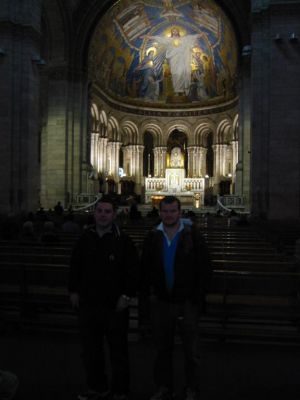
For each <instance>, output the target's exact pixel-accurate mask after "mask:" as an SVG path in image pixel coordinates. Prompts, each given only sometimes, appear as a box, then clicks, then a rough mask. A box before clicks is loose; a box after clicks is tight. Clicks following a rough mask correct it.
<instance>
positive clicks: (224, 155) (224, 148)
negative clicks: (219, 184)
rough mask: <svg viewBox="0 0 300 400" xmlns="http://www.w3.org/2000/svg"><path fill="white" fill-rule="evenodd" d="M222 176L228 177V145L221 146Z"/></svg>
mask: <svg viewBox="0 0 300 400" xmlns="http://www.w3.org/2000/svg"><path fill="white" fill-rule="evenodd" d="M219 146H220V175H221V176H226V174H227V169H226V161H227V144H220V145H219Z"/></svg>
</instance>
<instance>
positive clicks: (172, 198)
mask: <svg viewBox="0 0 300 400" xmlns="http://www.w3.org/2000/svg"><path fill="white" fill-rule="evenodd" d="M172 203H177V205H178V210H180V209H181V202H180V200H179V199H178V198H177V197H175V196H165V197H164V198H163V199H162V200H161V201H160V203H159V210H161V208H162V205H163V204H172Z"/></svg>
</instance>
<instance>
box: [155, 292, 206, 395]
mask: <svg viewBox="0 0 300 400" xmlns="http://www.w3.org/2000/svg"><path fill="white" fill-rule="evenodd" d="M150 307H151V325H152V333H153V338H154V344H155V347H156V352H157V354H156V359H155V362H154V381H155V384H156V385H157V387H161V386H165V387H167V388H169V389H170V390H173V350H174V337H175V333H176V328H178V331H179V333H180V336H181V340H182V346H183V351H184V362H185V379H186V385H187V387H190V388H191V389H194V390H197V386H198V379H197V365H198V363H197V360H196V340H197V316H198V312H197V307H196V306H195V305H194V304H192V303H190V302H185V303H184V304H177V303H171V302H164V301H160V300H157V299H152V300H151V303H150Z"/></svg>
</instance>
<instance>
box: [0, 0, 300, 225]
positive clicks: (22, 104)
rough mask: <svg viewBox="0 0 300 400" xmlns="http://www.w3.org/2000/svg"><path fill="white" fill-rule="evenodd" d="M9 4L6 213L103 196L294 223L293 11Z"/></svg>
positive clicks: (299, 199)
mask: <svg viewBox="0 0 300 400" xmlns="http://www.w3.org/2000/svg"><path fill="white" fill-rule="evenodd" d="M15 3H16V4H15ZM15 3H14V2H12V6H8V5H5V6H4V5H2V7H1V29H2V32H3V34H2V38H1V42H0V49H1V53H0V69H1V77H2V79H1V99H2V102H1V104H2V107H1V114H0V118H1V131H2V145H1V160H2V163H1V166H0V176H1V182H2V187H3V190H2V191H1V194H0V210H1V212H2V213H20V212H24V211H25V212H28V211H32V210H37V209H38V208H39V207H41V206H42V207H44V208H45V209H49V208H51V207H53V206H54V204H56V203H57V201H60V202H61V203H62V204H63V206H64V207H65V208H66V209H67V208H68V207H69V206H70V205H72V206H74V207H75V206H77V207H78V206H83V205H85V204H88V203H91V202H92V201H93V199H95V198H96V197H97V196H98V194H99V192H110V193H114V194H116V195H119V196H120V197H121V198H124V196H125V198H126V196H127V197H128V196H130V195H134V196H136V197H137V198H138V201H139V202H140V204H151V202H153V201H154V200H153V199H155V198H161V197H162V196H164V195H166V194H175V195H177V196H179V197H180V198H181V200H182V201H183V203H185V204H187V205H189V206H191V207H198V208H201V207H204V206H207V205H216V204H217V201H218V200H219V199H221V201H222V204H223V205H224V206H225V207H229V208H231V209H232V208H234V209H236V210H238V211H243V212H247V213H250V214H251V215H253V216H254V217H257V218H265V219H270V220H273V219H283V220H290V219H295V218H296V219H299V215H300V193H299V190H300V185H299V181H300V178H299V171H300V168H299V162H300V161H299V160H300V158H299V148H300V146H299V118H298V117H297V115H298V105H297V96H298V95H299V76H298V73H297V67H298V66H299V40H298V36H299V18H298V16H299V9H298V8H299V4H298V1H288V2H286V1H278V0H277V1H272V0H260V1H259V0H252V1H250V0H243V1H239V2H235V1H232V0H219V1H213V0H203V1H196V0H195V1H192V0H191V1H175V0H174V1H162V2H160V1H155V0H151V1H150V0H148V1H142V2H141V1H126V0H124V1H119V2H113V1H102V2H101V4H100V3H99V2H96V1H92V0H90V1H85V2H83V1H79V0H77V1H76V0H72V1H71V0H68V1H65V2H60V1H58V0H57V1H47V0H45V1H31V2H30V6H28V7H27V6H26V5H25V4H24V5H21V4H19V2H18V1H16V2H15ZM26 4H27V3H26ZM28 4H29V3H28ZM175 152H177V154H178V160H175V158H174V154H175ZM177 164H178V165H177Z"/></svg>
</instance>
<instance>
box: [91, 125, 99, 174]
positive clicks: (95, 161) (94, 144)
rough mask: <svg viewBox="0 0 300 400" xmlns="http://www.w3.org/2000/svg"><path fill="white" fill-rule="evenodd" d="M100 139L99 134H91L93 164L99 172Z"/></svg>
mask: <svg viewBox="0 0 300 400" xmlns="http://www.w3.org/2000/svg"><path fill="white" fill-rule="evenodd" d="M98 138H99V133H96V132H93V133H91V164H92V166H93V167H94V169H96V170H97V171H98Z"/></svg>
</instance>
